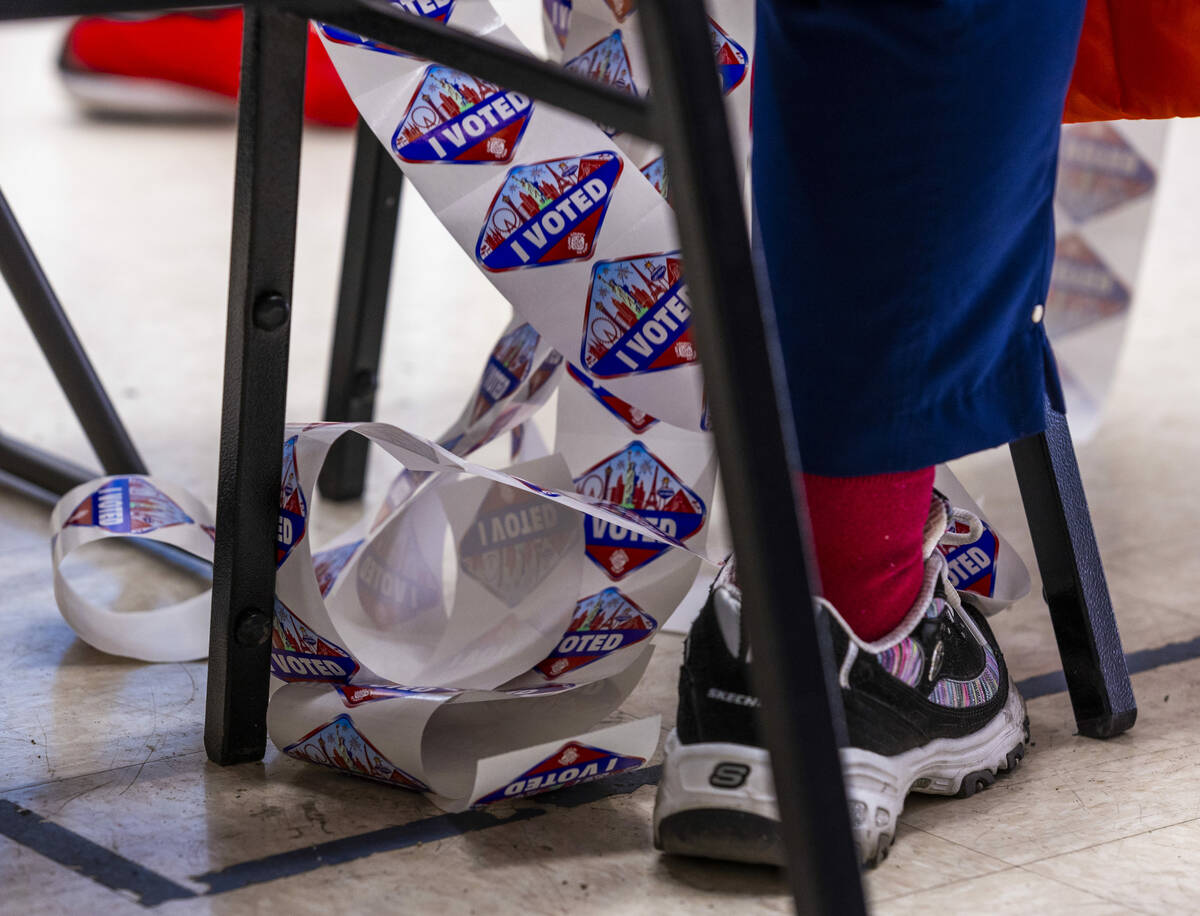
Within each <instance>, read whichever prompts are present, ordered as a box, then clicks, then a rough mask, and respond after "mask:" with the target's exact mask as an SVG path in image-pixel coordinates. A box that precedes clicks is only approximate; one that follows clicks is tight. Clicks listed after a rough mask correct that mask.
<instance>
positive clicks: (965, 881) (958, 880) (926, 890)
mask: <svg viewBox="0 0 1200 916" xmlns="http://www.w3.org/2000/svg"><path fill="white" fill-rule="evenodd" d="M932 835H933V836H937V835H936V834H932ZM938 839H939V840H940V839H945V838H944V837H938ZM959 845H961V844H959ZM966 848H970V847H966ZM971 851H972V852H974V851H975V850H973V849H972V850H971ZM1021 870H1022V869H1021V866H1019V865H1005V866H1004V867H1003V868H998V869H996V870H995V871H989V872H984V873H983V874H982V875H969V876H968V877H966V878H955V879H954V880H952V881H946V882H945V883H943V884H934V885H930V886H928V887H917V888H913V890H911V891H904V892H903V893H900V894H894V895H893V896H891V897H888V898H886V900H880V901H879V902H881V903H884V902H891V901H893V900H903V899H905V898H906V897H913V896H916V895H917V894H926V893H929V892H930V891H944V890H946V889H947V888H953V887H958V886H960V885H963V884H969V883H970V882H972V881H978V880H980V879H981V878H991V877H994V876H995V875H1003V874H1005V873H1006V872H1015V871H1021ZM1038 877H1039V878H1041V877H1044V876H1043V875H1038Z"/></svg>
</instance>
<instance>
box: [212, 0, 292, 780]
mask: <svg viewBox="0 0 1200 916" xmlns="http://www.w3.org/2000/svg"><path fill="white" fill-rule="evenodd" d="M307 33H308V23H307V21H306V20H304V19H302V18H299V17H297V16H294V15H292V14H289V13H282V12H279V11H276V10H274V9H260V8H258V7H255V6H247V7H246V10H245V28H244V32H243V37H242V81H241V91H240V94H239V99H238V145H237V165H236V176H235V185H234V206H233V250H232V256H231V261H230V268H229V313H228V326H227V328H226V334H225V391H224V403H223V407H222V413H221V465H220V473H219V477H218V483H217V542H216V549H215V553H214V561H213V604H212V630H211V637H210V645H209V661H208V696H207V710H206V715H205V723H204V746H205V748H206V749H207V751H208V756H209V759H210V760H213V761H214V762H216V763H222V764H227V763H237V762H239V761H244V760H259V759H261V758H262V756H263V753H264V752H265V750H266V740H267V733H266V713H267V688H268V680H269V678H268V672H269V665H270V649H271V624H272V619H273V613H274V591H275V538H276V531H277V527H278V519H279V487H280V477H281V465H282V443H283V423H284V406H285V402H286V395H287V362H288V336H289V331H290V329H291V323H290V319H291V295H292V267H293V261H294V259H295V248H296V198H297V193H298V190H299V176H300V128H301V120H302V117H303V110H304V58H305V51H306V43H307Z"/></svg>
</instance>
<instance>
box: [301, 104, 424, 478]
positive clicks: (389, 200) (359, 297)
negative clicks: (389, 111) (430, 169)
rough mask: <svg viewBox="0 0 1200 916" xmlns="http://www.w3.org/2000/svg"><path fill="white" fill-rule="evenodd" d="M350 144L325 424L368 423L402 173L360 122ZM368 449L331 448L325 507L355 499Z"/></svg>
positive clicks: (349, 442) (351, 441) (345, 442)
mask: <svg viewBox="0 0 1200 916" xmlns="http://www.w3.org/2000/svg"><path fill="white" fill-rule="evenodd" d="M355 144H356V146H355V153H354V174H353V176H352V178H351V179H350V180H351V185H350V213H349V215H348V216H347V218H346V242H345V250H344V251H343V252H342V283H341V290H340V292H339V294H338V309H337V320H336V323H335V325H334V330H333V351H332V353H331V355H330V358H329V387H328V389H327V392H326V395H325V419H326V420H371V419H374V417H375V391H376V389H377V387H378V381H379V353H380V350H381V349H382V346H383V324H384V317H385V316H386V314H387V297H388V284H389V282H390V281H391V277H392V252H393V250H394V249H395V242H396V220H397V218H398V216H399V213H400V191H401V188H402V187H403V184H404V173H403V172H401V171H400V169H399V168H397V167H396V164H395V163H394V162H392V158H391V157H390V156H389V155H388V154H387V151H386V150H384V148H383V144H381V143H380V142H379V141H378V140H377V139H376V138H375V135H374V134H373V133H371V129H370V128H369V127H367V125H366V122H364V121H363V120H361V119H360V120H359V122H358V136H357V139H356V140H355ZM369 448H370V446H369V443H368V442H367V440H366V439H364V438H363V437H362V436H342V438H341V439H339V440H338V441H337V442H335V443H334V445H333V448H331V449H330V450H329V455H328V456H327V457H326V459H325V465H324V466H323V467H322V468H321V478H320V480H319V481H318V485H319V486H320V488H321V494H322V495H323V496H326V497H328V498H329V499H357V498H358V497H360V496H362V491H363V478H364V476H365V474H366V469H367V452H368V450H369Z"/></svg>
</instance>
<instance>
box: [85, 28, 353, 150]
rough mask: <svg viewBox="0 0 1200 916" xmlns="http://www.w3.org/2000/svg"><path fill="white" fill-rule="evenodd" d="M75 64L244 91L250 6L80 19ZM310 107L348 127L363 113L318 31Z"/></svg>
mask: <svg viewBox="0 0 1200 916" xmlns="http://www.w3.org/2000/svg"><path fill="white" fill-rule="evenodd" d="M67 53H68V54H69V55H70V56H71V57H73V58H74V62H75V63H77V64H81V65H82V66H83V67H84V68H86V69H89V70H93V71H96V72H99V73H111V74H115V75H118V76H130V77H141V78H146V79H160V80H166V81H168V82H173V83H181V84H183V85H185V86H195V87H197V88H199V89H207V90H209V91H210V92H216V93H220V94H221V95H225V96H229V97H230V98H234V97H236V96H237V88H238V79H239V75H240V70H241V54H242V11H241V10H240V9H234V10H221V11H212V12H204V13H170V14H167V15H163V16H155V17H153V18H148V19H106V18H102V17H89V18H84V19H80V20H78V21H77V22H76V23H75V24H74V26H72V28H71V31H70V33H69V34H68V35H67ZM304 113H305V115H306V116H307V117H308V119H309V120H311V121H315V122H317V123H319V124H327V125H330V126H335V127H345V126H349V125H351V124H354V123H355V121H356V120H357V119H358V112H357V110H356V109H355V108H354V103H353V102H351V101H350V96H349V95H347V93H346V90H345V89H344V88H343V86H342V81H341V79H340V78H339V77H338V75H337V71H336V70H334V68H333V62H332V61H331V60H330V59H329V55H328V54H326V53H325V47H324V45H322V44H321V40H320V38H318V37H317V33H316V29H314V28H312V27H311V26H310V27H309V31H308V69H307V77H306V79H305V86H304Z"/></svg>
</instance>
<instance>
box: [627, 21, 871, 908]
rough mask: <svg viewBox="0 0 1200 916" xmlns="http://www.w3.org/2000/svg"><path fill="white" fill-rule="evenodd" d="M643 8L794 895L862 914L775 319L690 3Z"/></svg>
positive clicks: (832, 687)
mask: <svg viewBox="0 0 1200 916" xmlns="http://www.w3.org/2000/svg"><path fill="white" fill-rule="evenodd" d="M640 9H641V16H642V26H643V29H644V33H645V41H646V57H647V60H648V61H649V64H650V75H651V83H652V86H653V90H652V94H651V99H652V100H653V105H654V109H655V113H656V115H657V118H658V120H659V123H660V124H661V125H662V128H663V138H664V145H665V153H666V163H667V169H668V171H669V174H670V180H671V187H672V199H673V201H674V204H675V208H676V211H677V214H678V223H679V234H680V241H681V244H682V249H683V258H684V270H685V275H686V277H687V283H688V292H689V296H690V300H691V304H692V328H693V331H694V332H695V335H696V339H697V343H698V345H699V350H700V354H701V358H702V360H703V363H704V373H705V378H706V380H707V392H708V400H709V406H710V409H711V415H712V422H713V429H714V431H715V433H716V443H717V452H718V455H719V457H720V461H721V472H722V476H723V480H724V485H725V493H726V495H727V497H728V503H729V507H730V511H729V516H730V524H731V527H732V531H733V540H734V544H735V546H736V549H737V558H738V581H739V584H740V585H741V586H742V589H743V592H744V595H745V601H744V604H743V606H744V607H745V609H746V617H747V624H748V627H749V632H750V641H751V644H752V646H753V657H754V664H753V666H752V668H753V672H754V677H755V681H756V684H757V688H758V690H759V691H760V695H761V696H762V698H763V717H764V718H763V723H764V726H765V731H766V739H767V745H768V748H769V750H770V752H771V763H772V767H773V770H774V773H775V789H776V793H777V795H778V798H779V809H780V814H781V815H782V819H783V833H784V839H785V841H786V843H787V853H788V855H787V861H788V866H789V872H790V880H791V883H792V892H793V894H794V896H795V900H796V906H797V909H798V910H799V911H800V912H803V913H837V914H854V913H862V912H865V905H864V901H863V891H862V885H861V882H860V878H859V867H858V857H857V854H856V851H855V848H854V844H853V841H852V837H851V831H850V823H849V814H848V810H849V809H848V807H847V803H846V795H845V788H844V785H843V782H842V770H841V764H840V761H839V758H838V747H839V745H840V744H844V743H845V723H844V717H843V713H842V710H841V697H840V693H839V692H838V688H837V684H836V672H834V670H833V664H832V651H831V647H830V645H829V643H828V636H827V631H826V630H825V629H824V628H823V627H821V626H819V623H820V621H818V618H817V615H816V614H815V613H813V612H812V595H811V590H810V587H809V576H808V572H807V569H806V560H807V559H808V557H809V553H808V551H807V549H806V548H807V532H806V523H805V521H804V519H805V518H806V516H805V513H804V511H803V506H802V505H801V503H802V499H799V500H796V499H794V498H793V496H794V481H796V480H797V475H798V473H799V470H800V462H799V454H798V448H797V447H796V438H795V430H794V428H793V427H792V422H793V421H792V417H791V412H790V410H789V409H788V406H787V405H788V401H787V390H786V387H785V386H784V385H783V383H782V359H781V357H780V355H779V351H778V343H777V342H776V341H775V340H774V339H773V338H771V337H769V336H768V334H767V331H766V327H767V326H770V325H771V324H772V323H773V319H772V317H771V316H772V312H771V309H770V306H769V305H763V306H760V302H759V298H758V296H757V295H756V292H755V287H756V284H755V276H754V269H753V261H752V257H751V249H750V244H749V240H748V239H747V237H746V228H745V220H744V218H743V212H744V210H743V206H742V200H741V186H740V183H739V182H738V181H737V177H736V170H735V168H734V160H733V152H732V149H731V147H730V142H729V131H728V126H727V124H726V119H725V108H724V105H723V104H722V99H721V94H720V91H719V87H718V85H717V75H716V72H715V68H714V66H713V58H712V50H711V46H710V43H709V31H708V21H707V19H706V17H705V15H704V7H703V4H700V3H696V2H695V0H642V3H641V7H640ZM796 495H800V494H796ZM823 633H825V634H826V635H825V636H824V637H822V635H821V634H823Z"/></svg>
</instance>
